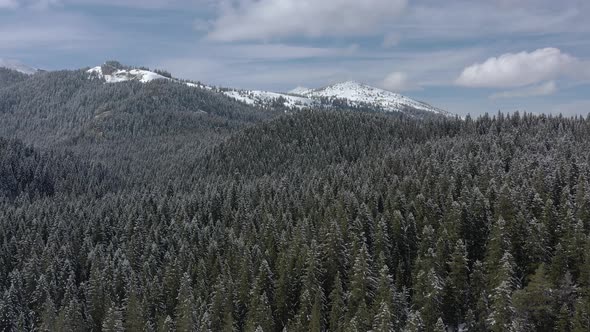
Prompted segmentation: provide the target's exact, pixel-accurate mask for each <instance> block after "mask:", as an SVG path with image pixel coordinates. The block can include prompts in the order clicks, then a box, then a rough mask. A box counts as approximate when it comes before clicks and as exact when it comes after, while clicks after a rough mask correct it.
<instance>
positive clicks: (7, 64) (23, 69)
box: [0, 58, 39, 75]
mask: <svg viewBox="0 0 590 332" xmlns="http://www.w3.org/2000/svg"><path fill="white" fill-rule="evenodd" d="M0 67H4V68H8V69H12V70H16V71H18V72H20V73H23V74H27V75H33V74H35V73H36V72H38V71H39V70H38V69H36V68H33V67H30V66H27V65H25V64H24V63H22V62H20V61H18V60H10V59H1V58H0Z"/></svg>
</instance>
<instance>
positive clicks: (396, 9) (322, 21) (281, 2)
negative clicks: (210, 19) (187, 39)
mask: <svg viewBox="0 0 590 332" xmlns="http://www.w3.org/2000/svg"><path fill="white" fill-rule="evenodd" d="M406 5H407V0H363V1H359V0H322V1H317V0H258V1H254V0H238V1H237V4H230V3H228V2H224V3H223V4H222V5H221V6H220V10H221V13H220V14H221V15H220V17H219V18H218V19H217V20H216V22H215V24H214V29H213V31H212V32H211V33H210V34H209V38H210V39H212V40H217V41H237V40H269V39H274V38H284V37H291V36H306V37H322V36H340V35H346V36H351V35H355V36H359V35H367V34H373V33H375V32H376V30H378V28H380V27H382V25H383V24H384V23H386V22H387V21H390V20H392V19H393V18H395V17H397V16H398V15H399V14H400V13H401V12H402V11H403V10H404V9H405V7H406Z"/></svg>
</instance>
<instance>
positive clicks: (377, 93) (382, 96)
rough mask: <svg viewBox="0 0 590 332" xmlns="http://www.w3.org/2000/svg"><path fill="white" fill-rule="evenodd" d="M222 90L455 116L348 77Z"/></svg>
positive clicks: (266, 98)
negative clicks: (280, 87)
mask: <svg viewBox="0 0 590 332" xmlns="http://www.w3.org/2000/svg"><path fill="white" fill-rule="evenodd" d="M223 93H225V94H226V95H228V96H230V97H232V98H235V99H237V100H239V101H242V102H245V103H247V104H250V105H259V106H266V107H277V106H280V107H285V108H288V109H304V108H312V107H314V108H327V109H331V108H349V109H363V110H374V111H381V112H401V113H405V114H408V115H411V116H418V117H423V116H425V115H442V116H451V117H452V116H454V114H452V113H450V112H447V111H445V110H442V109H440V108H437V107H434V106H431V105H429V104H427V103H424V102H421V101H417V100H414V99H412V98H409V97H406V96H402V95H400V94H397V93H394V92H391V91H387V90H383V89H379V88H376V87H372V86H369V85H366V84H362V83H358V82H354V81H347V82H342V83H337V84H333V85H329V86H326V87H323V88H319V89H308V88H303V87H297V88H295V89H293V90H291V91H289V92H288V93H276V92H268V91H258V90H233V89H229V90H227V89H226V90H224V91H223Z"/></svg>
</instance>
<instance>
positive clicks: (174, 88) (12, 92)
mask: <svg viewBox="0 0 590 332" xmlns="http://www.w3.org/2000/svg"><path fill="white" fill-rule="evenodd" d="M109 65H110V66H114V67H116V66H118V64H115V63H111V64H109ZM40 91H43V93H41V92H40ZM199 110H202V111H204V112H206V113H202V112H199ZM269 112H270V113H269ZM0 133H1V134H2V135H3V136H7V137H9V138H10V139H14V138H17V139H21V140H23V141H25V144H31V145H32V146H33V147H27V146H25V145H23V143H20V142H18V141H15V140H0V151H1V152H2V153H1V154H0V175H1V177H0V181H1V182H0V192H1V194H0V195H1V196H2V198H0V292H1V293H2V297H1V298H0V330H19V331H32V330H42V331H57V330H74V331H91V330H92V331H97V330H101V329H103V330H108V331H120V330H124V329H125V330H129V331H144V330H152V331H155V330H159V331H174V330H198V331H207V330H210V331H265V332H274V331H277V332H278V331H282V330H283V329H284V328H287V330H289V331H291V330H293V331H308V330H309V331H324V330H329V331H355V330H356V331H367V330H371V329H372V330H375V331H391V330H393V331H398V330H404V331H444V330H457V328H458V327H459V326H467V327H469V328H470V331H489V330H494V331H509V330H527V329H528V330H547V331H549V330H556V329H558V330H559V329H563V330H572V331H587V330H588V328H589V326H590V323H589V322H590V318H589V317H590V290H589V289H590V272H588V271H589V270H590V268H589V266H590V254H589V253H588V252H589V251H588V250H587V249H588V248H590V240H588V231H589V230H590V228H589V226H588V224H589V222H590V221H589V220H588V218H589V217H588V212H587V211H586V210H587V207H588V206H589V204H590V203H589V202H590V200H589V199H588V197H590V193H589V192H588V190H589V189H588V188H590V186H589V183H588V179H590V169H589V168H588V165H590V160H588V159H589V158H590V155H589V154H588V153H587V151H590V123H589V122H588V121H587V120H585V119H580V118H578V119H568V118H562V117H547V116H532V115H528V114H527V115H517V114H515V115H511V116H506V115H503V114H498V116H496V117H489V116H483V117H481V118H480V119H477V120H471V119H468V121H462V120H459V119H440V118H432V119H425V120H416V119H411V118H407V117H405V116H401V115H393V116H388V115H384V114H376V113H353V112H324V111H306V112H298V113H295V114H287V115H283V116H278V115H277V114H276V113H273V112H272V111H261V110H258V109H255V108H251V107H248V106H246V105H242V104H239V103H236V102H234V101H231V100H230V99H228V98H225V97H223V96H221V95H218V94H216V93H214V92H209V91H204V90H200V89H194V88H192V89H189V88H188V87H186V86H182V85H180V84H177V83H172V82H164V81H162V82H157V81H155V82H152V83H149V84H145V85H141V84H139V83H137V82H135V83H134V82H130V83H123V84H117V85H107V84H104V83H103V82H101V81H98V80H89V79H88V77H87V74H86V73H83V72H57V73H43V74H37V75H35V79H34V80H33V79H31V78H27V77H22V78H17V79H15V80H13V82H12V83H11V84H10V85H8V86H4V87H0ZM119 179H124V181H121V180H119ZM582 248H584V249H582Z"/></svg>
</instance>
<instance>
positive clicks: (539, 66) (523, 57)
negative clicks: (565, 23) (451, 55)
mask: <svg viewBox="0 0 590 332" xmlns="http://www.w3.org/2000/svg"><path fill="white" fill-rule="evenodd" d="M578 64H579V60H578V59H576V58H575V57H573V56H571V55H569V54H566V53H562V52H561V51H560V50H559V49H557V48H543V49H538V50H536V51H533V52H530V53H528V52H520V53H506V54H503V55H501V56H499V57H492V58H489V59H488V60H486V61H485V62H483V63H476V64H474V65H471V66H469V67H467V68H465V69H464V70H463V72H462V73H461V75H460V76H459V78H458V79H457V80H456V83H457V84H458V85H461V86H466V87H487V88H506V87H522V86H526V85H529V84H534V83H539V82H541V81H545V80H550V79H555V78H557V77H559V76H562V75H568V74H570V73H571V72H572V70H573V69H574V67H575V66H576V65H578Z"/></svg>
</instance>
